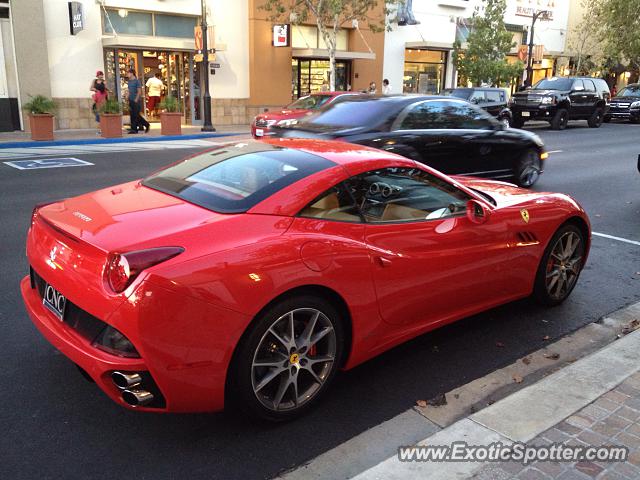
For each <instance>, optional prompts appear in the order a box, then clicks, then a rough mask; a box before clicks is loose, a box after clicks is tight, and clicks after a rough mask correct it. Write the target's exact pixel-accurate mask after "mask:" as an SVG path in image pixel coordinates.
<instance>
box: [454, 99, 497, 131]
mask: <svg viewBox="0 0 640 480" xmlns="http://www.w3.org/2000/svg"><path fill="white" fill-rule="evenodd" d="M442 103H448V104H447V105H445V106H444V107H443V111H444V112H445V114H446V124H447V127H444V128H456V129H472V130H490V129H492V128H493V122H492V120H491V115H489V114H488V113H487V112H485V111H484V110H482V109H481V108H479V107H476V106H475V105H469V104H464V103H461V102H460V103H458V102H456V103H454V102H442Z"/></svg>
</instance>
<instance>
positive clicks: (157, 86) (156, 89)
mask: <svg viewBox="0 0 640 480" xmlns="http://www.w3.org/2000/svg"><path fill="white" fill-rule="evenodd" d="M145 86H146V87H147V92H149V98H148V99H147V109H148V110H149V115H151V114H153V115H154V116H158V111H157V110H158V105H159V104H160V98H161V97H162V91H163V90H164V83H163V82H162V74H161V73H160V72H158V73H156V74H155V75H154V76H153V77H151V78H150V79H149V80H147V83H146V84H145Z"/></svg>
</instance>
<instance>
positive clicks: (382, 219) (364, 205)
mask: <svg viewBox="0 0 640 480" xmlns="http://www.w3.org/2000/svg"><path fill="white" fill-rule="evenodd" d="M347 182H348V184H349V187H350V189H351V194H352V195H353V197H354V198H355V200H356V203H357V205H358V207H359V208H360V212H361V214H362V216H363V217H364V219H365V221H366V222H367V223H392V222H417V221H426V220H436V219H441V218H447V217H452V216H458V215H464V214H465V212H466V205H467V201H468V200H469V197H468V196H467V195H466V194H465V193H464V192H462V191H460V190H458V189H457V188H456V187H454V186H453V185H451V184H449V183H448V182H446V181H444V180H442V179H440V178H438V177H436V176H434V175H432V174H430V173H428V172H426V171H424V170H422V169H419V168H410V167H392V168H383V169H380V170H373V171H370V172H366V173H362V174H360V175H356V176H354V177H351V178H350V179H349V180H348V181H347Z"/></svg>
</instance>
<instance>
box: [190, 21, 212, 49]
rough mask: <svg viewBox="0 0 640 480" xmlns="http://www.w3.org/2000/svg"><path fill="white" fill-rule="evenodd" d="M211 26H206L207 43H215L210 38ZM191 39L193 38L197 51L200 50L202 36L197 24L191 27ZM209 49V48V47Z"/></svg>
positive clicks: (200, 28) (202, 47)
mask: <svg viewBox="0 0 640 480" xmlns="http://www.w3.org/2000/svg"><path fill="white" fill-rule="evenodd" d="M214 33H215V32H214V30H213V26H209V27H207V43H208V44H209V45H211V44H212V43H213V44H214V45H215V42H214V41H213V40H212V38H214V37H213V35H214ZM193 39H194V40H195V47H196V51H197V52H202V50H204V38H203V35H202V27H201V26H200V25H197V26H195V27H193ZM209 50H211V48H209Z"/></svg>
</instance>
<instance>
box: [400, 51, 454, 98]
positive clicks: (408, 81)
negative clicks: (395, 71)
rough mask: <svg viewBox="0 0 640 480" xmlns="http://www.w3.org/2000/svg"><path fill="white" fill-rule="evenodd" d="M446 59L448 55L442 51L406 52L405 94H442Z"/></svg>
mask: <svg viewBox="0 0 640 480" xmlns="http://www.w3.org/2000/svg"><path fill="white" fill-rule="evenodd" d="M446 58H447V57H446V53H445V52H443V51H441V50H427V49H417V50H416V49H408V50H406V51H405V63H404V78H403V91H404V93H420V94H438V93H440V91H441V90H442V88H443V86H444V75H445V65H446Z"/></svg>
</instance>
